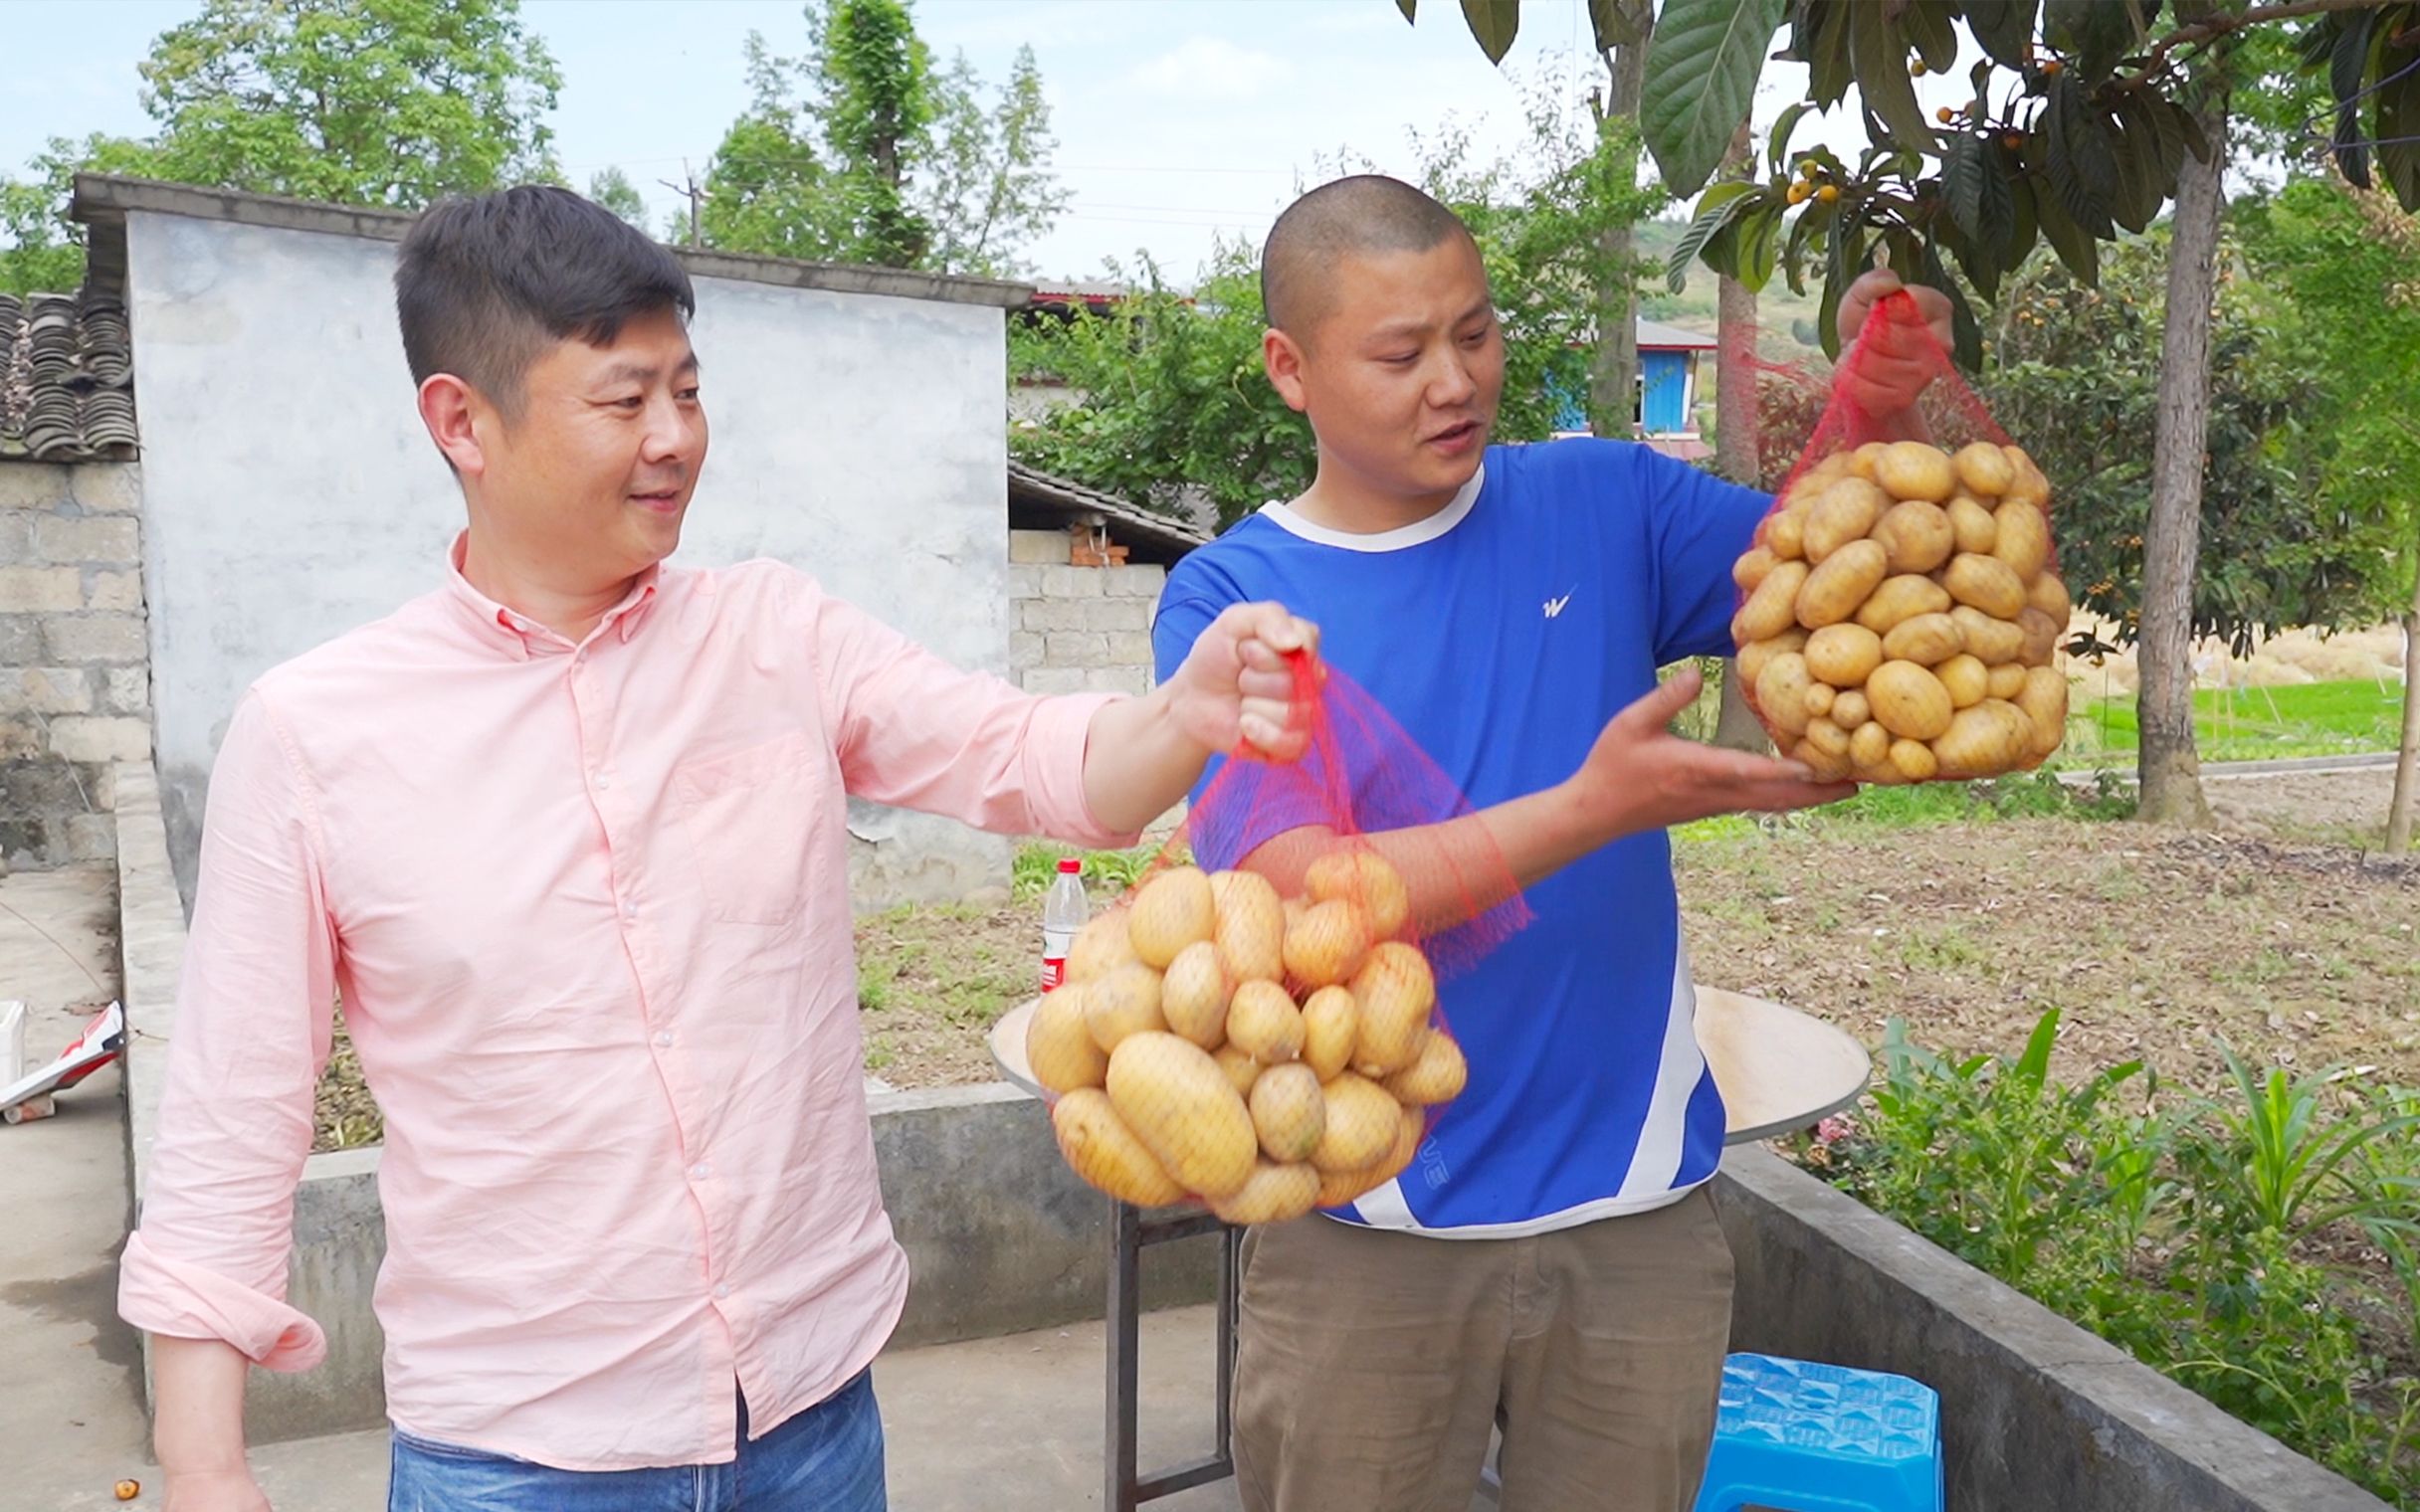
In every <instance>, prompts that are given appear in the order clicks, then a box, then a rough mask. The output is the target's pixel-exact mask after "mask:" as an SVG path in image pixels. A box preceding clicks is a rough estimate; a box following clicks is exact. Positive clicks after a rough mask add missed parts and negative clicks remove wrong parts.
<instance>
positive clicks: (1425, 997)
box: [1352, 941, 1437, 1076]
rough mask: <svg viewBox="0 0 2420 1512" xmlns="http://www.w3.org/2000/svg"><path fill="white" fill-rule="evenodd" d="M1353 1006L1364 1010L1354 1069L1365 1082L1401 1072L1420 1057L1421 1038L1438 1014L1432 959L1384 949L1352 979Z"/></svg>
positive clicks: (1397, 947)
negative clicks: (1434, 1016)
mask: <svg viewBox="0 0 2420 1512" xmlns="http://www.w3.org/2000/svg"><path fill="white" fill-rule="evenodd" d="M1353 1002H1354V1004H1355V1005H1356V1006H1357V1007H1359V1009H1360V1010H1361V1016H1360V1023H1359V1027H1358V1029H1357V1031H1356V1033H1355V1034H1354V1036H1353V1060H1352V1063H1353V1068H1354V1069H1355V1070H1357V1071H1359V1072H1361V1073H1362V1074H1363V1075H1365V1076H1383V1075H1386V1074H1387V1073H1388V1072H1390V1071H1398V1070H1401V1069H1402V1068H1403V1067H1405V1066H1407V1065H1409V1064H1411V1063H1412V1057H1413V1056H1414V1055H1416V1054H1418V1053H1419V1050H1420V1036H1421V1034H1422V1033H1423V1032H1424V1031H1426V1030H1427V1029H1428V1027H1429V1015H1430V1014H1431V1013H1433V1012H1435V1011H1436V1008H1437V979H1436V977H1435V976H1433V975H1432V974H1431V973H1430V971H1429V962H1428V957H1426V956H1424V955H1422V954H1421V953H1420V952H1419V951H1417V950H1414V949H1413V948H1412V947H1411V946H1409V945H1404V944H1399V943H1395V942H1392V941H1390V942H1388V943H1387V944H1384V945H1380V946H1379V947H1378V948H1377V949H1375V950H1373V951H1371V952H1370V954H1369V964H1368V965H1366V966H1364V967H1362V968H1361V971H1360V974H1359V975H1357V976H1355V977H1354V978H1353Z"/></svg>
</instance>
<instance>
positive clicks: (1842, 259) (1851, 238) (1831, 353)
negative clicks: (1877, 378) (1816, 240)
mask: <svg viewBox="0 0 2420 1512" xmlns="http://www.w3.org/2000/svg"><path fill="white" fill-rule="evenodd" d="M1867 245H1868V244H1867V241H1866V228H1865V227H1863V226H1861V225H1859V224H1858V223H1857V222H1855V221H1852V220H1848V219H1846V218H1844V219H1842V220H1841V221H1840V222H1838V223H1837V224H1836V225H1835V226H1834V227H1833V230H1832V245H1831V247H1830V249H1829V251H1830V254H1831V256H1830V257H1829V258H1827V259H1826V260H1825V263H1824V274H1823V293H1822V295H1821V296H1820V297H1819V298H1817V300H1816V301H1815V336H1816V339H1817V340H1819V341H1821V342H1822V343H1823V354H1824V355H1825V356H1826V357H1829V358H1831V359H1832V360H1834V361H1835V362H1837V361H1839V360H1840V296H1841V295H1842V294H1845V293H1847V292H1848V291H1849V285H1850V284H1852V283H1856V282H1857V276H1858V275H1859V274H1862V273H1864V272H1865V271H1866V248H1867Z"/></svg>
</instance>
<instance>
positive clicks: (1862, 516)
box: [1805, 477, 1891, 562]
mask: <svg viewBox="0 0 2420 1512" xmlns="http://www.w3.org/2000/svg"><path fill="white" fill-rule="evenodd" d="M1890 507H1891V495H1890V494H1888V493H1885V492H1884V491H1883V490H1882V489H1880V488H1878V487H1876V486H1875V485H1874V484H1872V483H1870V482H1867V481H1866V480H1865V479H1864V478H1862V477H1844V478H1842V479H1841V480H1840V481H1839V482H1836V483H1834V484H1832V486H1830V487H1829V488H1826V489H1824V490H1823V493H1822V495H1821V496H1820V497H1819V498H1817V499H1816V500H1815V507H1814V508H1813V509H1812V510H1810V511H1809V512H1808V514H1807V527H1806V535H1805V546H1806V554H1807V560H1808V561H1810V562H1821V561H1822V560H1823V559H1824V558H1826V557H1828V556H1830V555H1831V554H1832V553H1833V552H1835V551H1838V550H1839V549H1840V548H1841V547H1843V546H1846V545H1847V544H1849V542H1851V541H1858V540H1864V539H1865V537H1866V532H1868V531H1870V530H1872V529H1873V528H1874V522H1875V521H1876V520H1878V519H1881V518H1882V517H1883V511H1884V510H1885V509H1888V508H1890Z"/></svg>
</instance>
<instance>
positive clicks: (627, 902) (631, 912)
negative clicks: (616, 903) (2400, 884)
mask: <svg viewBox="0 0 2420 1512" xmlns="http://www.w3.org/2000/svg"><path fill="white" fill-rule="evenodd" d="M638 916H639V904H638V902H637V900H636V899H633V898H624V899H623V900H622V917H624V918H626V919H635V918H637V917H638Z"/></svg>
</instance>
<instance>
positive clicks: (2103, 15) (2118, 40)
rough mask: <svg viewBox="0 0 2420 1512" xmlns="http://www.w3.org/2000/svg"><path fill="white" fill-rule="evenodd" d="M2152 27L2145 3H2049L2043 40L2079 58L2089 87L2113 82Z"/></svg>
mask: <svg viewBox="0 0 2420 1512" xmlns="http://www.w3.org/2000/svg"><path fill="white" fill-rule="evenodd" d="M2148 24H2149V18H2148V17H2146V16H2145V15H2144V14H2143V8H2142V5H2141V0H2046V3H2045V6H2044V9H2043V12H2042V35H2043V37H2044V38H2045V39H2046V40H2047V41H2048V42H2049V43H2050V44H2051V46H2053V47H2055V48H2057V49H2059V50H2060V51H2061V52H2064V53H2072V54H2074V55H2075V57H2076V65H2077V72H2078V73H2081V74H2082V75H2083V77H2084V79H2085V82H2086V83H2088V84H2098V83H2100V82H2101V81H2102V80H2104V79H2107V78H2109V76H2110V74H2111V73H2112V72H2113V71H2114V70H2115V69H2116V68H2117V67H2118V60H2119V59H2121V58H2123V57H2125V55H2126V54H2127V53H2129V52H2131V51H2133V49H2134V45H2135V43H2137V42H2139V41H2140V40H2141V38H2142V34H2143V30H2144V28H2145V27H2146V26H2147V25H2148Z"/></svg>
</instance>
